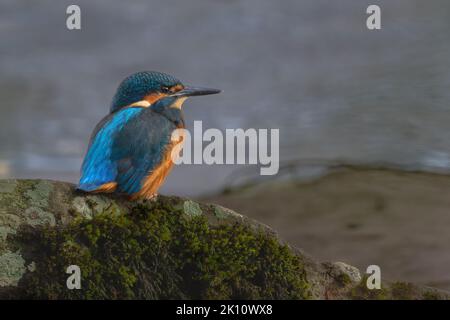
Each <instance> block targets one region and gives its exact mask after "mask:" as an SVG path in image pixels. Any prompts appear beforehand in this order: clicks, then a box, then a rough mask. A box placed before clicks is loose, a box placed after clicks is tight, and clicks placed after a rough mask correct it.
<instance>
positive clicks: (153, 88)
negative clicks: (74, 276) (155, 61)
mask: <svg viewBox="0 0 450 320" xmlns="http://www.w3.org/2000/svg"><path fill="white" fill-rule="evenodd" d="M177 84H181V82H180V80H178V79H176V78H174V77H172V76H171V75H168V74H165V73H162V72H157V71H142V72H137V73H134V74H132V75H131V76H129V77H127V78H126V79H125V80H123V81H122V82H121V83H120V85H119V87H118V88H117V91H116V94H115V95H114V98H113V101H112V104H111V109H110V112H111V113H113V112H116V111H117V110H119V109H121V108H123V107H125V106H128V105H130V104H132V103H135V102H137V101H140V100H142V99H143V98H144V97H145V96H146V95H148V94H150V93H153V92H158V91H160V90H161V88H163V87H172V86H175V85H177Z"/></svg>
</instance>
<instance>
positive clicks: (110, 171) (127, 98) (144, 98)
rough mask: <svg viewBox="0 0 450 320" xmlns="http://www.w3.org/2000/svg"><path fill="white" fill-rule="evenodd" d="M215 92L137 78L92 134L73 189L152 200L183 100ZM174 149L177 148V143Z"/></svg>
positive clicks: (165, 78) (154, 77)
mask: <svg viewBox="0 0 450 320" xmlns="http://www.w3.org/2000/svg"><path fill="white" fill-rule="evenodd" d="M218 92H219V90H215V89H205V88H186V87H185V86H184V85H182V84H181V82H180V81H179V80H177V79H175V78H174V77H172V76H169V75H166V74H163V73H160V72H148V71H146V72H138V73H136V74H134V75H131V76H130V77H128V78H126V79H125V80H124V81H122V83H121V84H120V86H119V88H118V89H117V93H116V94H115V96H114V99H113V104H112V106H111V110H110V114H109V115H108V116H106V117H105V118H104V119H103V120H102V121H100V123H99V124H98V125H97V126H96V128H95V129H94V132H93V134H92V137H91V140H90V144H89V147H88V151H87V153H86V156H85V158H84V161H83V165H82V167H81V178H80V182H79V184H78V189H80V190H83V191H86V192H118V193H124V194H127V195H130V196H131V198H133V199H135V198H151V197H153V196H154V194H155V193H156V191H157V190H158V188H159V187H160V185H161V184H162V183H163V181H164V179H165V177H166V176H167V174H168V173H169V172H170V169H171V167H172V165H173V162H172V160H171V158H170V152H171V150H172V148H173V147H174V145H175V144H176V143H175V144H174V142H173V141H171V136H172V133H173V131H174V130H175V129H177V128H184V120H183V114H182V111H181V105H182V103H183V102H184V100H185V99H186V98H187V97H188V96H193V95H205V94H213V93H218ZM177 143H178V142H177Z"/></svg>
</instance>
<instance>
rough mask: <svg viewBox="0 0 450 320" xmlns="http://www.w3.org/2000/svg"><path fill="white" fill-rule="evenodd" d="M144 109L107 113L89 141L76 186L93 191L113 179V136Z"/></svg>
mask: <svg viewBox="0 0 450 320" xmlns="http://www.w3.org/2000/svg"><path fill="white" fill-rule="evenodd" d="M143 110H144V109H142V108H129V109H124V110H121V111H119V112H118V113H115V114H111V115H108V116H107V117H106V118H105V119H104V120H103V121H102V122H100V125H99V126H97V128H96V130H94V133H93V135H92V138H91V143H90V146H89V149H88V152H87V154H86V157H85V159H84V161H83V165H82V167H81V172H82V176H81V179H80V183H79V186H78V188H79V189H82V190H84V191H93V190H95V189H97V188H99V187H100V186H101V185H103V184H105V183H108V182H111V181H114V180H115V178H116V176H117V164H116V163H115V161H114V160H113V148H112V147H113V143H114V141H115V137H116V136H117V135H118V133H119V132H120V131H121V130H122V129H123V127H124V126H125V125H126V123H127V122H128V121H129V120H131V119H133V118H134V117H136V116H137V115H138V114H139V113H141V112H142V111H143Z"/></svg>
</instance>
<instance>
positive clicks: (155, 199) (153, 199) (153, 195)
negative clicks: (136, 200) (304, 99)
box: [145, 193, 158, 202]
mask: <svg viewBox="0 0 450 320" xmlns="http://www.w3.org/2000/svg"><path fill="white" fill-rule="evenodd" d="M145 200H147V201H152V202H156V201H157V200H158V194H157V193H154V194H152V195H151V196H148V197H146V198H145Z"/></svg>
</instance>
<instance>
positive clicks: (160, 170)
mask: <svg viewBox="0 0 450 320" xmlns="http://www.w3.org/2000/svg"><path fill="white" fill-rule="evenodd" d="M183 140H184V137H183V136H181V137H180V139H179V140H178V141H172V142H171V143H170V144H169V145H168V146H167V148H166V150H165V153H164V157H163V160H162V161H161V163H160V164H159V165H158V166H157V167H156V168H155V169H154V170H153V171H151V172H149V174H148V176H147V177H145V178H144V180H143V181H142V188H141V190H139V191H138V192H136V193H134V194H133V195H132V196H131V197H130V198H131V200H136V199H140V198H143V199H150V198H152V197H153V196H154V195H155V194H156V193H157V191H158V189H159V188H160V187H161V186H162V184H163V183H164V181H165V179H166V177H167V176H168V175H169V173H170V171H171V170H172V167H173V164H174V163H173V161H172V156H171V155H172V151H173V149H174V148H175V147H177V146H178V145H179V144H181V143H183Z"/></svg>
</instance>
